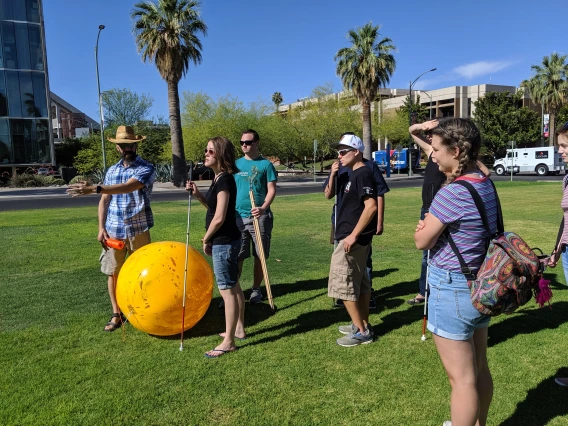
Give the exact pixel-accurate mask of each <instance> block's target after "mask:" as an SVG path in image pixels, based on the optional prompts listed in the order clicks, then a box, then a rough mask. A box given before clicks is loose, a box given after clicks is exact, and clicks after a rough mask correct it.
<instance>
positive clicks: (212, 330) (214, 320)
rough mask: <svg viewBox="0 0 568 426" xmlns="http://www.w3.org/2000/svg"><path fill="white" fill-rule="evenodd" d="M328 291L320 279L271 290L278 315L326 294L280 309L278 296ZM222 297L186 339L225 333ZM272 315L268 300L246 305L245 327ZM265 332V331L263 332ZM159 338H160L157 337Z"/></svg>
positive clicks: (264, 290)
mask: <svg viewBox="0 0 568 426" xmlns="http://www.w3.org/2000/svg"><path fill="white" fill-rule="evenodd" d="M323 288H325V289H326V292H327V278H320V279H317V280H305V281H297V282H296V283H294V284H276V285H271V286H270V289H271V290H272V296H273V300H274V305H275V306H276V308H277V309H276V315H277V314H278V311H279V310H284V309H288V308H290V307H292V306H295V305H299V304H301V303H304V302H306V301H309V300H313V299H315V298H318V297H320V296H321V295H323V294H325V293H324V292H322V293H318V294H316V295H314V296H311V297H308V298H304V299H302V300H299V301H297V302H295V303H292V304H290V305H286V306H282V307H280V308H279V306H278V298H277V297H276V296H277V295H278V296H283V295H285V294H291V293H296V292H299V291H312V290H318V289H323ZM248 293H249V292H248V291H245V299H248V297H247V296H248ZM263 293H264V294H266V289H265V288H263ZM221 300H222V298H221V297H215V298H213V300H212V301H211V304H210V305H209V308H208V309H207V312H206V313H205V315H204V316H203V318H202V319H201V320H200V321H199V322H198V323H197V324H196V325H195V326H193V327H192V328H191V329H189V330H187V331H186V332H185V333H184V338H192V337H206V336H213V335H217V334H218V333H220V332H222V331H225V311H224V309H223V308H219V303H220V302H221ZM272 315H275V314H274V313H273V312H272V309H271V308H270V305H269V304H268V300H266V298H265V300H264V301H263V302H262V303H257V304H254V305H252V304H250V303H248V302H247V303H246V304H245V327H247V328H248V327H252V326H254V325H256V324H258V323H260V322H262V321H265V320H266V319H268V318H269V317H271V316H272ZM263 332H264V331H263ZM248 336H249V337H250V336H253V334H248ZM156 337H159V336H156ZM162 338H164V339H178V338H179V334H178V335H177V336H176V335H174V336H168V337H162Z"/></svg>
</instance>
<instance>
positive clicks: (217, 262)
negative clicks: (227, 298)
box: [211, 240, 241, 290]
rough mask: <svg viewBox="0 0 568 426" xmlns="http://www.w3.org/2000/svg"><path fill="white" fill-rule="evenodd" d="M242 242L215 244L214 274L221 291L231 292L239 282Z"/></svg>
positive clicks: (213, 254)
mask: <svg viewBox="0 0 568 426" xmlns="http://www.w3.org/2000/svg"><path fill="white" fill-rule="evenodd" d="M240 246H241V242H240V240H235V241H231V242H230V243H229V244H213V247H212V248H211V250H212V257H213V272H215V280H216V281H217V288H218V289H219V290H229V289H231V288H233V287H234V286H236V285H237V283H238V282H239V267H238V259H239V248H240Z"/></svg>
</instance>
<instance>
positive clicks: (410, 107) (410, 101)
mask: <svg viewBox="0 0 568 426" xmlns="http://www.w3.org/2000/svg"><path fill="white" fill-rule="evenodd" d="M432 71H436V68H432V69H431V70H428V71H424V72H423V73H422V74H420V75H419V76H418V77H416V78H415V79H414V81H411V82H410V87H409V90H408V127H410V126H412V86H414V83H416V82H417V81H418V79H419V78H420V77H422V76H423V75H424V74H427V73H429V72H432ZM411 150H412V136H410V144H409V145H408V176H412V153H411Z"/></svg>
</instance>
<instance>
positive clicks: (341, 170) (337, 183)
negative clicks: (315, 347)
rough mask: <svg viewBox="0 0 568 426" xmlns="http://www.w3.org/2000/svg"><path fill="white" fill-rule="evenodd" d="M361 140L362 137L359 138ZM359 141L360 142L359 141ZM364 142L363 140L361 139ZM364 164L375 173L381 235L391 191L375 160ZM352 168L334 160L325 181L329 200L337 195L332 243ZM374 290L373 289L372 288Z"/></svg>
mask: <svg viewBox="0 0 568 426" xmlns="http://www.w3.org/2000/svg"><path fill="white" fill-rule="evenodd" d="M348 136H352V137H353V138H356V139H359V138H358V137H357V136H356V135H355V133H351V132H347V133H344V134H343V135H342V136H341V137H342V138H343V137H348ZM359 141H360V139H359ZM357 143H359V142H357ZM361 143H362V141H361ZM362 161H363V164H364V165H365V166H366V167H368V168H369V170H371V172H372V174H373V180H374V182H375V197H376V198H377V231H376V233H375V235H381V234H382V233H383V218H384V211H385V194H386V193H387V192H389V191H390V189H389V187H388V185H387V183H386V182H385V179H384V177H383V173H382V172H381V170H380V169H379V167H378V166H377V164H376V163H375V162H374V161H370V160H367V159H365V158H363V159H362ZM351 172H352V170H351V169H349V168H347V167H344V166H340V164H339V161H336V162H334V163H333V164H332V165H331V170H330V172H329V176H328V177H327V179H326V180H325V182H324V183H323V192H324V194H325V196H326V198H327V199H328V200H331V199H332V198H334V197H335V204H334V206H333V209H332V212H331V240H330V243H331V244H334V245H336V244H337V241H335V235H334V234H335V215H336V213H337V209H338V208H339V207H340V206H341V202H342V201H343V190H344V189H345V185H347V182H348V181H349V176H351ZM372 254H373V249H372V248H371V249H370V250H369V257H368V258H367V276H368V277H369V281H370V282H371V287H372V286H373V259H372ZM371 290H372V289H371ZM334 305H335V306H343V301H342V300H341V299H337V300H335V302H334ZM376 308H377V302H376V300H375V298H373V297H372V296H371V297H370V298H369V309H376ZM340 331H341V332H342V333H343V334H349V332H350V328H349V329H347V328H345V327H341V328H340Z"/></svg>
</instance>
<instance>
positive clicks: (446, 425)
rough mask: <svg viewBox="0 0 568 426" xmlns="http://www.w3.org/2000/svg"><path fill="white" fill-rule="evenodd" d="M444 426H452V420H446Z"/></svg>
mask: <svg viewBox="0 0 568 426" xmlns="http://www.w3.org/2000/svg"><path fill="white" fill-rule="evenodd" d="M442 426H452V422H451V420H446V421H445V422H444V423H443V424H442Z"/></svg>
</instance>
